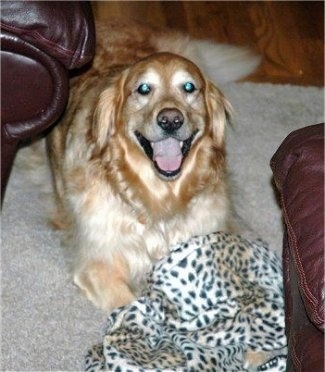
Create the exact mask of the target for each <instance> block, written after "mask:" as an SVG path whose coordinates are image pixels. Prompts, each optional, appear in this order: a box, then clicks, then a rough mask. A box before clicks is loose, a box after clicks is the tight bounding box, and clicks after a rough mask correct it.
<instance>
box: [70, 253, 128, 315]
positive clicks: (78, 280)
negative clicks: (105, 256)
mask: <svg viewBox="0 0 325 372" xmlns="http://www.w3.org/2000/svg"><path fill="white" fill-rule="evenodd" d="M128 271H129V270H128V267H127V265H126V263H125V262H123V260H122V259H120V258H119V259H115V260H114V261H113V262H111V263H107V262H105V261H104V260H94V261H90V262H89V263H87V264H86V265H85V266H84V268H83V269H82V270H80V271H79V272H76V273H75V274H74V277H73V280H74V283H75V284H76V285H77V286H78V287H79V288H80V289H81V290H82V292H83V293H84V294H85V295H86V297H87V298H88V299H89V300H90V301H91V302H92V303H93V304H94V305H95V306H96V307H99V308H101V309H103V310H105V311H109V312H110V311H112V310H113V309H115V308H117V307H120V306H123V305H126V304H129V303H131V302H132V301H133V300H134V299H135V295H134V294H133V292H132V291H131V289H130V286H129V283H128V282H129V273H128Z"/></svg>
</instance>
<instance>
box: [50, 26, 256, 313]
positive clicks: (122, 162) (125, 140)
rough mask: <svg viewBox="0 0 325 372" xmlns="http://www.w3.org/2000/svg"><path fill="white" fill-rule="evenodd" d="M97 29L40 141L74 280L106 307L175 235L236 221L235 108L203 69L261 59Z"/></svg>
mask: <svg viewBox="0 0 325 372" xmlns="http://www.w3.org/2000/svg"><path fill="white" fill-rule="evenodd" d="M97 38H98V45H97V54H96V57H95V60H94V62H93V65H92V68H91V69H90V70H89V71H88V72H87V73H85V74H83V75H81V77H79V78H76V79H75V81H74V82H73V84H72V88H71V98H70V102H69V105H68V108H67V110H66V113H65V116H64V118H63V120H62V121H61V122H60V123H59V125H58V126H56V127H55V129H54V130H53V131H52V133H51V134H50V135H49V137H48V142H47V143H48V151H49V156H50V163H51V169H52V173H53V178H54V188H55V193H56V202H57V207H58V213H57V217H56V221H55V223H56V225H57V226H60V227H62V228H65V229H66V230H67V245H68V247H69V252H70V256H69V257H70V260H71V267H72V275H73V281H74V283H75V284H76V285H77V286H78V287H79V288H80V289H81V290H82V291H83V292H84V293H85V295H86V296H87V297H88V298H89V299H90V300H91V301H92V302H93V303H94V304H95V305H96V306H98V307H100V308H102V309H105V310H106V311H111V310H112V309H114V308H116V307H118V306H121V305H125V304H127V303H129V302H131V301H132V300H134V299H135V298H136V296H137V295H139V293H140V292H141V289H142V288H143V286H144V285H145V282H146V276H147V274H148V272H149V271H150V269H151V267H152V264H153V263H154V262H156V261H157V260H159V259H161V258H162V257H164V256H166V255H168V252H169V247H170V246H171V245H172V244H176V243H177V242H181V241H186V240H187V239H189V238H190V237H192V236H195V235H201V234H207V233H211V232H213V231H218V230H228V231H229V230H230V229H231V226H232V212H231V205H230V201H229V191H228V186H227V171H226V161H225V127H226V123H227V120H228V118H229V116H230V111H231V107H230V104H229V103H228V101H227V100H226V98H225V97H224V95H223V94H222V92H221V91H220V90H219V89H218V88H217V87H216V85H215V84H214V83H212V82H211V80H209V78H208V77H207V75H206V71H207V70H209V69H210V71H211V70H217V71H214V72H216V73H217V74H216V75H217V77H214V79H216V78H218V77H219V78H220V80H223V82H224V81H227V79H228V80H231V79H230V78H228V77H225V76H226V75H227V74H228V75H231V74H233V75H234V77H233V79H237V78H239V77H241V76H244V75H245V74H248V73H249V72H250V71H252V70H253V69H254V67H255V66H256V64H257V63H258V61H257V59H256V57H255V56H253V55H252V54H250V52H249V51H247V50H245V49H239V48H236V47H231V46H224V45H222V46H218V45H215V44H213V43H210V42H206V41H197V40H191V39H189V38H188V37H187V36H184V35H182V34H180V33H178V32H174V31H160V30H152V29H149V28H147V27H145V26H139V25H136V26H132V25H129V24H128V25H122V24H112V25H99V26H98V28H97ZM194 62H195V63H194ZM196 63H197V64H199V65H200V64H201V66H200V67H201V68H199V67H198V65H197V64H196ZM215 66H216V67H215ZM218 74H219V75H218Z"/></svg>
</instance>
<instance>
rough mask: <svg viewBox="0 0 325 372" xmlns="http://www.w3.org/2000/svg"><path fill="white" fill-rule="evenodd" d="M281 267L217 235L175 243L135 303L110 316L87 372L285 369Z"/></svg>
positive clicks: (256, 244) (255, 246)
mask: <svg viewBox="0 0 325 372" xmlns="http://www.w3.org/2000/svg"><path fill="white" fill-rule="evenodd" d="M283 306H284V305H283V288H282V272H281V264H280V262H279V260H278V258H277V257H276V255H275V254H274V253H272V252H271V251H270V250H268V248H267V245H266V244H265V243H263V242H262V241H260V240H257V241H248V240H246V239H244V238H242V237H240V236H238V235H234V234H228V233H223V232H217V233H213V234H209V235H206V236H198V237H194V238H192V239H190V240H189V241H188V242H184V243H181V244H178V245H175V246H173V247H172V248H171V254H170V255H169V256H168V257H166V258H164V259H162V260H161V261H159V262H158V263H157V264H156V265H155V266H154V268H153V270H152V272H151V274H150V276H149V278H148V287H147V289H146V290H145V292H144V293H143V295H142V297H140V298H139V299H138V300H137V301H134V302H133V303H132V304H130V305H127V306H124V307H122V308H119V309H116V310H115V311H114V312H113V313H112V314H111V315H110V316H109V318H108V324H107V328H106V332H105V335H104V338H103V343H102V344H99V345H96V346H94V347H93V348H92V349H91V350H89V352H88V354H87V356H86V370H87V371H103V370H108V371H166V370H170V371H176V370H181V371H200V370H201V371H243V370H249V371H254V370H256V371H257V370H261V371H262V370H267V371H271V370H274V371H284V370H285V362H286V337H285V333H284V308H283Z"/></svg>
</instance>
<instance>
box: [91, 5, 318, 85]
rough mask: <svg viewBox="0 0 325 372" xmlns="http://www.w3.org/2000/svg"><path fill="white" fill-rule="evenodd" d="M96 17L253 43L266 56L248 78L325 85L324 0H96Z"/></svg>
mask: <svg viewBox="0 0 325 372" xmlns="http://www.w3.org/2000/svg"><path fill="white" fill-rule="evenodd" d="M92 4H93V9H94V14H95V19H100V20H106V21H110V20H116V19H123V20H125V19H129V20H137V21H141V22H145V23H148V24H150V25H154V26H162V27H172V28H177V29H180V30H183V31H185V32H187V33H189V34H190V35H192V36H193V37H196V38H208V39H212V40H215V41H217V42H227V43H233V44H238V45H249V46H251V47H252V48H253V49H254V50H256V51H257V52H258V53H260V54H261V55H262V56H263V62H262V64H261V66H260V68H259V69H258V71H257V72H256V73H254V75H252V76H251V77H250V78H249V79H248V80H250V81H255V82H271V83H288V84H298V85H317V86H323V85H324V3H323V1H99V2H96V1H93V2H92Z"/></svg>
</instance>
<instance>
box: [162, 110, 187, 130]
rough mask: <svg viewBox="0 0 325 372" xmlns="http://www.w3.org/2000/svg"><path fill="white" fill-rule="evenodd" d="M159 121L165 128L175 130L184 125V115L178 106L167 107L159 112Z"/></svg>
mask: <svg viewBox="0 0 325 372" xmlns="http://www.w3.org/2000/svg"><path fill="white" fill-rule="evenodd" d="M157 123H158V125H159V126H160V127H161V128H162V129H163V130H165V131H167V132H173V131H175V130H177V129H179V128H180V127H181V126H182V125H183V123H184V116H183V114H182V113H181V112H180V111H179V110H178V109H176V108H165V109H163V110H161V111H160V112H159V114H158V116H157Z"/></svg>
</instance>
